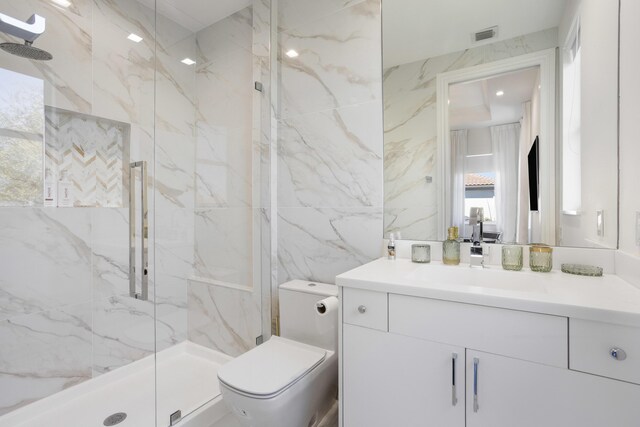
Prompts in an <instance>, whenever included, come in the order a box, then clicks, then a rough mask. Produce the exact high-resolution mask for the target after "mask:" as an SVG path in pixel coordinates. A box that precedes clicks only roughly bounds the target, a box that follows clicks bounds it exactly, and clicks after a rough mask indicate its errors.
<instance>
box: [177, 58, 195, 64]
mask: <svg viewBox="0 0 640 427" xmlns="http://www.w3.org/2000/svg"><path fill="white" fill-rule="evenodd" d="M180 62H182V63H183V64H185V65H193V64H195V63H196V61H194V60H193V59H191V58H184V59H183V60H182V61H180Z"/></svg>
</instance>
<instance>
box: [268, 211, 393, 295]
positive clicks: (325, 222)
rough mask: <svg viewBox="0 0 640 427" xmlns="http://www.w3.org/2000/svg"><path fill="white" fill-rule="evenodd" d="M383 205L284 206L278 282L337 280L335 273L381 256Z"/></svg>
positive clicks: (281, 220)
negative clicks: (338, 206)
mask: <svg viewBox="0 0 640 427" xmlns="http://www.w3.org/2000/svg"><path fill="white" fill-rule="evenodd" d="M381 231H382V208H379V207H375V208H335V209H333V208H280V209H279V210H278V269H279V272H278V283H284V282H286V281H288V280H291V279H303V280H315V281H319V282H325V283H335V276H336V275H338V274H340V273H343V272H345V271H347V270H350V269H352V268H355V267H358V266H360V265H362V264H365V263H367V262H369V261H372V260H374V259H376V258H378V257H379V255H380V246H381V239H380V233H381Z"/></svg>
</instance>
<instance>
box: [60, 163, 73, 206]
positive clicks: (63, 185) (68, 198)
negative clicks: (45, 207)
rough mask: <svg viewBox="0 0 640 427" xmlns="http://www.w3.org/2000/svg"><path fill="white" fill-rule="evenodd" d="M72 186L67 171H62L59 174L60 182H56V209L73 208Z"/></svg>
mask: <svg viewBox="0 0 640 427" xmlns="http://www.w3.org/2000/svg"><path fill="white" fill-rule="evenodd" d="M72 190H73V188H72V184H71V181H70V180H69V178H68V174H67V171H65V170H63V171H62V172H61V173H60V181H58V207H61V208H70V207H73V193H72Z"/></svg>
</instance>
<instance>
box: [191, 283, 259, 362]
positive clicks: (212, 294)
mask: <svg viewBox="0 0 640 427" xmlns="http://www.w3.org/2000/svg"><path fill="white" fill-rule="evenodd" d="M259 313H260V302H259V294H258V295H256V294H255V293H254V291H252V290H250V289H234V288H229V287H226V286H217V285H213V284H210V283H204V282H199V281H191V282H190V284H189V340H190V341H193V342H195V343H197V344H200V345H204V346H205V347H209V348H212V349H214V350H217V351H221V352H223V353H225V354H227V355H230V356H239V355H240V354H242V353H244V352H245V351H247V350H250V349H251V348H253V347H254V346H255V340H256V337H257V336H258V335H260V334H261V332H260V330H261V328H260V315H259Z"/></svg>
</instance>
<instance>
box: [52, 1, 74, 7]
mask: <svg viewBox="0 0 640 427" xmlns="http://www.w3.org/2000/svg"><path fill="white" fill-rule="evenodd" d="M51 3H54V4H57V5H58V6H61V7H69V6H71V2H70V1H69V0H51Z"/></svg>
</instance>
